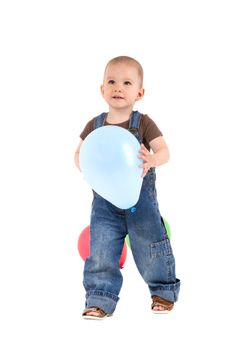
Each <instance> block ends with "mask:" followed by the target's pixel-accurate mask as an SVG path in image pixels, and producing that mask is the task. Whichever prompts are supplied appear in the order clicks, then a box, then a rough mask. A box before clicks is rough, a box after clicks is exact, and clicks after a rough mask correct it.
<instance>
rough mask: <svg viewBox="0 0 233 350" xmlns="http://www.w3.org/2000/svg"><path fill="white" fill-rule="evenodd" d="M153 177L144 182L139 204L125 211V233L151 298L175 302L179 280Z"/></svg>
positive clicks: (150, 176)
mask: <svg viewBox="0 0 233 350" xmlns="http://www.w3.org/2000/svg"><path fill="white" fill-rule="evenodd" d="M151 181H153V175H151V174H150V175H149V176H148V177H147V178H145V179H144V181H143V186H142V190H141V194H140V198H139V201H138V203H137V205H136V206H135V208H134V210H133V211H132V210H128V211H127V226H128V234H129V238H130V243H131V249H132V254H133V257H134V260H135V263H136V265H137V268H138V270H139V272H140V274H141V276H142V277H143V279H144V281H145V282H146V283H147V285H148V287H149V291H150V294H151V296H152V295H158V296H160V297H162V298H165V299H168V300H170V301H173V302H174V301H177V299H178V294H179V289H180V281H179V280H178V279H177V278H176V273H175V258H174V255H173V252H172V247H171V242H170V240H169V239H168V237H167V234H166V229H165V227H164V223H163V221H162V218H161V215H160V211H159V208H158V203H157V198H156V192H155V189H154V188H153V185H152V186H151Z"/></svg>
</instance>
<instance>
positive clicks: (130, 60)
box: [105, 56, 143, 86]
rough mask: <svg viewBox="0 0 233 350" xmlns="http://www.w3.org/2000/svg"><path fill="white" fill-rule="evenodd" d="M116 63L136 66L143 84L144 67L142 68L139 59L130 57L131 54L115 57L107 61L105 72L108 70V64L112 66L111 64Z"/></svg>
mask: <svg viewBox="0 0 233 350" xmlns="http://www.w3.org/2000/svg"><path fill="white" fill-rule="evenodd" d="M115 63H126V64H129V65H133V66H135V68H137V70H138V75H139V78H140V83H141V86H142V85H143V69H142V66H141V64H140V63H139V62H138V61H137V60H135V59H134V58H132V57H129V56H117V57H114V58H112V59H111V60H110V61H109V62H108V63H107V65H106V68H105V72H106V69H107V67H108V66H110V65H111V64H115Z"/></svg>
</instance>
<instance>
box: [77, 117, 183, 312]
mask: <svg viewBox="0 0 233 350" xmlns="http://www.w3.org/2000/svg"><path fill="white" fill-rule="evenodd" d="M103 120H104V119H103V117H102V122H104V121H103ZM137 122H139V119H138V121H137ZM131 124H135V123H131ZM137 126H138V125H137ZM133 128H135V125H133ZM136 129H137V128H136ZM136 134H137V133H136ZM135 136H136V135H135ZM137 136H138V135H137ZM137 136H136V137H137ZM155 180H156V175H155V169H151V170H150V171H149V172H148V173H147V175H146V176H145V177H144V179H143V183H142V188H141V193H140V197H139V200H138V202H137V204H136V205H135V206H134V207H133V208H130V209H127V210H123V209H119V208H117V207H115V206H114V205H113V204H111V203H110V202H108V201H106V200H105V199H104V198H102V197H101V196H100V195H98V194H97V193H95V192H94V198H93V203H92V213H91V223H90V237H91V238H90V256H89V257H88V258H87V259H86V261H85V267H84V280H83V285H84V288H85V290H86V307H91V306H97V307H100V308H102V309H103V310H104V311H105V312H107V313H113V312H114V310H115V308H116V305H117V302H118V300H119V293H120V290H121V287H122V282H123V278H122V274H121V271H120V268H119V260H120V257H121V253H122V248H123V244H124V240H125V236H126V235H127V233H128V235H129V239H130V244H131V250H132V254H133V257H134V261H135V263H136V266H137V268H138V271H139V272H140V274H141V276H142V278H143V279H144V281H145V282H146V283H147V285H148V287H149V292H150V294H151V296H152V295H158V296H160V297H162V298H165V299H168V300H170V301H173V302H175V301H177V299H178V294H179V289H180V281H179V280H178V279H177V278H176V273H175V259H174V256H173V252H172V247H171V244H170V240H169V239H168V237H167V233H166V229H165V226H164V223H163V220H162V218H161V215H160V212H159V207H158V202H157V195H156V187H155ZM116 185H117V184H116Z"/></svg>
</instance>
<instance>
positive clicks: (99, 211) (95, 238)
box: [83, 194, 126, 313]
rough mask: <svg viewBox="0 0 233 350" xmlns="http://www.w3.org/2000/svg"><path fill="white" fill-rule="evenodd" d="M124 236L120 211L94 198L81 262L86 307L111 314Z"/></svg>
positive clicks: (120, 281)
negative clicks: (87, 249)
mask: <svg viewBox="0 0 233 350" xmlns="http://www.w3.org/2000/svg"><path fill="white" fill-rule="evenodd" d="M125 235H126V227H125V219H124V211H123V210H120V209H118V208H116V207H115V206H113V205H112V204H111V203H109V202H107V201H106V200H104V199H103V198H102V197H100V196H99V195H97V194H95V196H94V200H93V204H92V215H91V225H90V256H89V257H88V258H87V259H86V261H85V267H84V280H83V284H84V287H85V290H86V307H91V306H98V307H100V308H102V309H103V310H104V311H105V312H107V313H113V312H114V310H115V307H116V304H117V302H118V300H119V296H118V295H119V292H120V289H121V286H122V282H123V278H122V274H121V271H120V267H119V260H120V257H121V253H122V248H123V244H124V239H125Z"/></svg>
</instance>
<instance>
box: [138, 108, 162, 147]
mask: <svg viewBox="0 0 233 350" xmlns="http://www.w3.org/2000/svg"><path fill="white" fill-rule="evenodd" d="M140 134H141V135H142V139H143V143H144V144H147V145H149V143H150V142H151V141H152V140H154V139H155V138H156V137H159V136H163V134H162V132H161V131H160V129H159V128H158V126H157V125H156V124H155V122H154V121H153V120H152V119H151V118H150V117H149V116H148V115H147V114H143V116H142V119H141V124H140Z"/></svg>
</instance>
